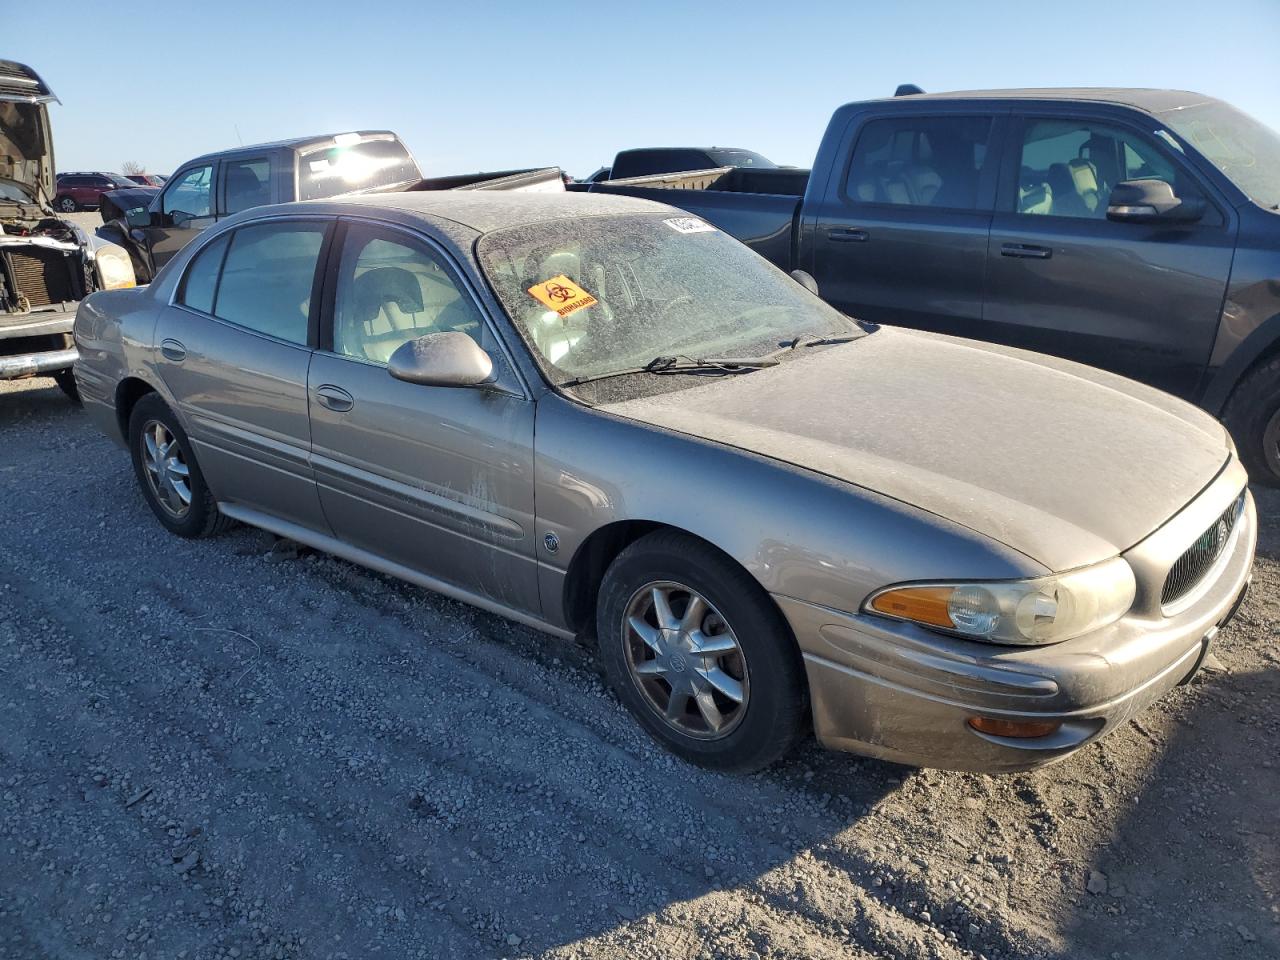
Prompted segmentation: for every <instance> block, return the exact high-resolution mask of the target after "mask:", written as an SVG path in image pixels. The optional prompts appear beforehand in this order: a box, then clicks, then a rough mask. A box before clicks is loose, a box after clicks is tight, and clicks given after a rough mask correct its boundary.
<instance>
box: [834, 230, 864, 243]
mask: <svg viewBox="0 0 1280 960" xmlns="http://www.w3.org/2000/svg"><path fill="white" fill-rule="evenodd" d="M827 236H828V237H830V238H831V239H832V240H834V241H836V243H866V242H867V241H868V240H870V239H871V234H869V233H867V231H865V230H859V229H858V228H857V227H836V228H835V229H834V230H828V231H827Z"/></svg>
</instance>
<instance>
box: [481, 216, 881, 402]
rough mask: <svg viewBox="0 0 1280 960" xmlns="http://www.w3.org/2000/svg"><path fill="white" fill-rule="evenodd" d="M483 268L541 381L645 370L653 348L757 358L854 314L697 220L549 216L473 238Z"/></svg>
mask: <svg viewBox="0 0 1280 960" xmlns="http://www.w3.org/2000/svg"><path fill="white" fill-rule="evenodd" d="M477 252H478V254H479V258H480V264H481V267H482V269H483V270H484V272H485V274H486V276H487V277H488V279H489V281H490V283H491V284H492V285H493V288H494V291H495V292H496V293H497V295H498V298H499V300H501V301H502V305H503V307H504V308H505V309H506V311H507V314H508V315H509V316H510V317H511V319H512V322H513V323H514V324H515V326H516V329H517V330H519V332H520V335H521V336H522V337H523V338H524V340H525V342H526V343H527V344H528V345H529V347H530V349H531V350H532V352H533V353H534V355H535V357H536V358H537V359H538V361H539V363H540V364H541V366H542V367H543V369H544V370H545V371H546V372H547V375H548V377H550V379H551V380H552V381H553V382H555V383H557V384H563V383H565V382H566V381H568V380H576V379H578V378H585V377H596V376H600V375H602V374H607V373H612V372H615V371H620V370H627V369H630V368H633V367H639V366H643V365H645V364H646V363H648V362H650V361H651V360H653V359H654V358H655V357H658V356H681V357H688V358H692V359H701V358H712V357H738V358H746V357H758V356H762V355H763V354H766V353H770V352H772V351H775V350H777V349H778V347H779V346H780V345H781V344H782V343H783V342H785V341H788V340H794V339H795V338H796V337H798V336H801V335H802V334H814V335H817V336H826V335H832V336H850V335H857V334H858V333H860V329H859V328H858V327H857V325H856V324H854V322H853V321H851V320H849V319H847V318H846V317H844V316H843V315H842V314H840V313H839V312H837V311H836V310H834V309H832V308H831V307H829V306H827V305H826V304H825V303H823V302H822V301H821V300H819V299H818V298H817V297H815V296H814V295H813V294H811V293H809V291H807V290H806V289H804V288H803V287H801V286H800V284H798V283H796V282H795V281H794V280H793V279H791V278H790V277H788V276H787V275H786V274H784V273H782V272H781V271H780V270H778V269H777V268H776V267H774V266H773V265H772V264H770V263H769V262H768V261H766V260H765V259H764V258H763V257H760V256H757V255H756V254H755V253H753V252H751V250H749V249H748V248H747V247H745V246H743V245H742V244H741V243H739V242H738V241H737V240H734V239H733V238H732V237H729V236H727V235H726V234H724V233H721V232H720V231H719V230H717V229H716V228H715V227H713V226H711V225H710V224H708V223H705V222H704V221H702V220H699V219H698V218H696V217H690V216H677V215H673V214H671V213H657V214H645V215H638V216H637V215H631V216H616V217H590V218H582V219H566V220H553V221H549V222H543V223H537V224H530V225H526V226H521V227H512V228H510V229H506V230H498V231H495V232H494V233H490V234H488V235H486V236H485V237H483V238H481V240H480V243H479V245H478V248H477Z"/></svg>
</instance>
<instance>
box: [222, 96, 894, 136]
mask: <svg viewBox="0 0 1280 960" xmlns="http://www.w3.org/2000/svg"><path fill="white" fill-rule="evenodd" d="M898 89H899V90H901V89H902V88H901V87H899V88H898ZM231 126H232V127H234V128H235V131H236V139H237V140H239V141H240V146H242V147H243V146H244V137H242V136H240V124H238V123H232V124H231Z"/></svg>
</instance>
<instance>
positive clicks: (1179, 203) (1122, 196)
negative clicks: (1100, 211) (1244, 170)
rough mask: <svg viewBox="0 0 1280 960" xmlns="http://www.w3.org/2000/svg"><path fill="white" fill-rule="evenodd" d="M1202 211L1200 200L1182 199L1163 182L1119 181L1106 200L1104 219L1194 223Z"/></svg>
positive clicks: (1202, 201) (1203, 207)
mask: <svg viewBox="0 0 1280 960" xmlns="http://www.w3.org/2000/svg"><path fill="white" fill-rule="evenodd" d="M1204 211H1205V202H1204V200H1203V199H1201V198H1200V197H1187V198H1186V199H1185V200H1184V199H1181V198H1179V197H1178V196H1177V195H1176V194H1175V193H1174V192H1173V187H1171V186H1169V184H1168V183H1166V182H1165V181H1163V180H1125V181H1122V182H1121V183H1117V184H1116V185H1115V187H1113V188H1112V190H1111V197H1110V199H1109V200H1108V201H1107V219H1108V220H1115V221H1117V222H1120V223H1195V222H1196V221H1197V220H1199V219H1200V218H1201V217H1203V216H1204Z"/></svg>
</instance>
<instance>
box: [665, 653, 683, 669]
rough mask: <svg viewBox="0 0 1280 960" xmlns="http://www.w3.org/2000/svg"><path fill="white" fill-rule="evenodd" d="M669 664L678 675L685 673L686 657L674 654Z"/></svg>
mask: <svg viewBox="0 0 1280 960" xmlns="http://www.w3.org/2000/svg"><path fill="white" fill-rule="evenodd" d="M669 662H670V664H671V669H672V670H674V671H675V672H676V673H684V666H685V664H684V657H682V656H680V655H679V654H678V653H673V654H672V655H671V659H670V661H669Z"/></svg>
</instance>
